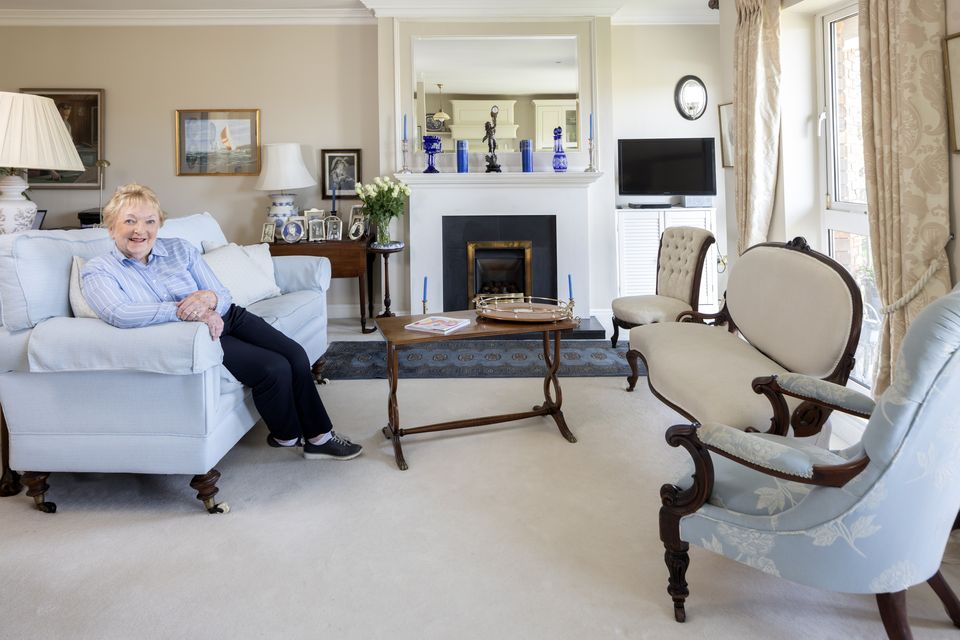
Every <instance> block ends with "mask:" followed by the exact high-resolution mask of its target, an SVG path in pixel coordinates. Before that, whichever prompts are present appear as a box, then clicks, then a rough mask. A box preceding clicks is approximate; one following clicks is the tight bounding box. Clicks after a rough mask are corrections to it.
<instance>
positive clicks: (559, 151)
mask: <svg viewBox="0 0 960 640" xmlns="http://www.w3.org/2000/svg"><path fill="white" fill-rule="evenodd" d="M553 170H554V171H556V172H557V173H564V172H565V171H566V170H567V152H566V151H564V150H563V127H556V128H555V129H554V130H553Z"/></svg>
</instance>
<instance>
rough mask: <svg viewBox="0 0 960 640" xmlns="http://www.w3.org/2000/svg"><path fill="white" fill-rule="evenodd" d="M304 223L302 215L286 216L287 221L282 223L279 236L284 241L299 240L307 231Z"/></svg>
mask: <svg viewBox="0 0 960 640" xmlns="http://www.w3.org/2000/svg"><path fill="white" fill-rule="evenodd" d="M306 223H307V221H306V218H304V217H303V216H294V217H292V218H288V219H287V223H286V224H285V225H283V230H282V231H281V232H280V235H281V237H282V238H283V239H284V241H285V242H289V243H290V244H293V243H294V242H300V241H301V240H303V237H304V236H305V235H306V233H307V229H306Z"/></svg>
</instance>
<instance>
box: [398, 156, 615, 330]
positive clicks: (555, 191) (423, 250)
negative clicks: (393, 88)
mask: <svg viewBox="0 0 960 640" xmlns="http://www.w3.org/2000/svg"><path fill="white" fill-rule="evenodd" d="M602 176H603V174H602V173H600V172H589V173H588V172H585V171H570V172H567V173H553V172H539V173H520V172H517V173H440V174H423V173H398V174H396V178H397V179H398V180H401V181H403V182H405V183H406V184H408V185H409V186H410V207H409V216H408V224H409V232H408V235H407V238H406V240H407V256H408V259H409V273H408V282H409V289H408V295H409V296H410V297H409V299H408V300H407V303H408V305H409V306H408V308H409V309H418V307H419V306H420V303H419V300H420V298H421V296H422V295H423V278H424V276H428V277H429V291H427V292H426V295H427V300H428V301H429V305H430V311H431V312H432V313H437V312H440V311H441V310H446V311H454V309H442V304H443V303H442V301H443V274H444V265H443V257H442V252H441V246H442V239H443V233H442V227H443V219H444V217H447V216H484V215H496V216H520V215H522V216H536V215H544V216H554V217H555V220H556V259H557V272H556V273H557V279H558V282H557V286H556V289H555V290H556V291H557V292H558V293H559V294H560V295H562V296H564V297H565V294H566V293H567V274H570V276H571V278H572V280H573V288H574V291H575V292H576V295H577V296H578V297H579V300H581V301H582V304H583V305H584V308H589V300H590V256H589V249H588V247H589V246H590V240H589V238H590V217H591V216H590V204H591V198H590V191H591V187H592V186H593V185H594V184H595V183H596V182H597V181H598V180H599V179H600V178H601V177H602ZM508 239H510V240H525V239H528V238H519V237H518V238H508Z"/></svg>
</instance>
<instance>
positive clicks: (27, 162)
mask: <svg viewBox="0 0 960 640" xmlns="http://www.w3.org/2000/svg"><path fill="white" fill-rule="evenodd" d="M0 167H5V168H10V169H23V170H26V169H47V170H50V171H83V170H84V166H83V162H81V160H80V156H79V155H78V154H77V148H76V146H75V145H74V144H73V139H72V138H71V137H70V132H69V131H67V125H66V124H64V122H63V117H62V116H61V115H60V112H59V111H58V110H57V105H56V104H55V103H54V102H53V100H51V99H50V98H44V97H43V96H37V95H33V94H29V93H10V92H7V91H0ZM26 189H27V182H26V180H24V179H23V178H22V177H21V176H19V175H8V176H4V177H3V178H0V233H14V232H16V231H23V230H25V229H30V228H31V227H32V226H33V219H34V218H35V217H36V215H37V205H36V203H35V202H31V201H30V200H28V199H27V198H26V196H24V195H23V192H24V191H25V190H26Z"/></svg>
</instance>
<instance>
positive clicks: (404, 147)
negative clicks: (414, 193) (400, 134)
mask: <svg viewBox="0 0 960 640" xmlns="http://www.w3.org/2000/svg"><path fill="white" fill-rule="evenodd" d="M409 147H410V143H409V142H407V141H406V140H404V141H403V142H402V145H401V150H402V153H403V168H402V169H400V171H399V172H398V173H413V171H411V170H410V167H409V166H407V154H408V153H409V152H410V148H409Z"/></svg>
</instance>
